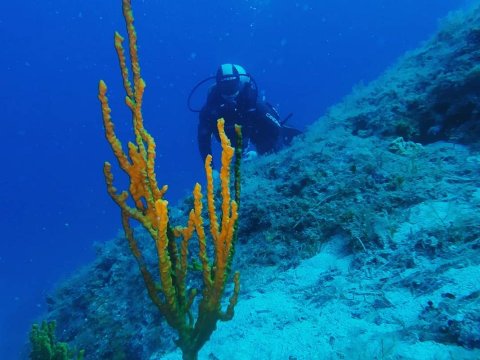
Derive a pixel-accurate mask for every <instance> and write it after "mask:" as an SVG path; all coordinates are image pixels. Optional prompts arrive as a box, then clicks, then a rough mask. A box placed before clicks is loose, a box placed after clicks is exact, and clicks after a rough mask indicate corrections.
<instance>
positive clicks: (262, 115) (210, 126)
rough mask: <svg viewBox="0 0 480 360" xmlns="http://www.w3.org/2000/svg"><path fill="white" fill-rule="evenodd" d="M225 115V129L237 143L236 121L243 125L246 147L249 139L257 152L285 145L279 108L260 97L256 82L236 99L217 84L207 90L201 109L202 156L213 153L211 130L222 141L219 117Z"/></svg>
mask: <svg viewBox="0 0 480 360" xmlns="http://www.w3.org/2000/svg"><path fill="white" fill-rule="evenodd" d="M219 118H224V119H225V133H226V135H227V136H228V138H229V139H230V141H231V142H232V145H233V146H234V145H235V138H236V136H235V124H238V125H241V126H242V137H243V145H244V149H245V148H246V147H247V146H248V143H249V141H251V142H252V143H253V145H255V148H256V150H257V153H259V154H265V153H268V152H271V151H277V150H279V149H280V148H281V147H282V144H281V141H280V138H281V137H280V134H281V128H282V126H281V125H280V121H279V115H278V113H277V111H276V110H275V109H274V108H273V107H272V106H271V105H270V104H268V103H266V102H260V101H257V93H256V89H255V88H254V85H251V84H247V85H246V86H245V87H244V88H243V89H242V90H241V91H240V93H239V94H238V96H237V97H236V99H235V100H228V99H225V98H224V97H222V96H221V94H220V92H219V91H218V89H217V86H216V85H214V86H213V87H212V88H211V89H210V92H209V94H208V98H207V103H206V104H205V106H204V107H203V108H202V110H201V111H200V122H199V124H198V146H199V150H200V155H201V156H202V160H205V158H206V157H207V155H208V154H211V153H212V150H211V147H212V134H214V135H215V136H216V138H217V140H219V141H220V139H219V136H218V130H217V120H218V119H219Z"/></svg>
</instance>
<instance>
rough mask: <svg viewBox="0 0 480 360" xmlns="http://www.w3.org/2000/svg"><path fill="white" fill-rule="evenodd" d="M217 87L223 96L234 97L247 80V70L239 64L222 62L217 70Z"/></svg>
mask: <svg viewBox="0 0 480 360" xmlns="http://www.w3.org/2000/svg"><path fill="white" fill-rule="evenodd" d="M216 81H217V88H218V90H219V91H220V94H221V95H222V96H223V97H224V98H234V97H236V96H237V95H238V94H239V92H240V91H241V90H242V87H243V85H244V84H245V82H247V81H248V75H247V72H246V71H245V69H244V68H243V67H241V66H240V65H235V64H222V65H220V66H219V67H218V70H217V76H216Z"/></svg>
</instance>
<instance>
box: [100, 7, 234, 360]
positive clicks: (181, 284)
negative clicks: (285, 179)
mask: <svg viewBox="0 0 480 360" xmlns="http://www.w3.org/2000/svg"><path fill="white" fill-rule="evenodd" d="M123 14H124V17H125V21H126V25H127V33H128V43H129V54H130V62H131V73H132V74H133V85H132V82H130V80H129V73H130V72H129V70H128V67H127V58H126V56H125V50H124V48H123V41H124V39H123V37H122V36H121V35H120V34H118V33H115V49H116V51H117V55H118V59H119V64H120V69H121V75H122V78H123V86H124V88H125V92H126V97H125V102H126V105H127V106H128V108H129V109H130V110H131V112H132V120H133V129H134V137H135V142H129V143H128V154H127V153H126V152H125V151H124V150H123V146H122V143H121V141H120V140H119V139H118V138H117V136H116V134H115V130H114V123H113V121H112V118H111V109H110V106H109V102H108V97H107V86H106V84H105V83H104V82H103V81H100V83H99V92H98V98H99V100H100V103H101V107H102V115H103V123H104V127H105V137H106V139H107V141H108V142H109V143H110V146H111V147H112V150H113V153H114V155H115V157H116V158H117V160H118V164H119V166H120V168H121V169H122V170H123V171H124V172H125V173H126V174H127V175H128V178H129V182H130V184H129V187H128V191H123V192H121V193H118V191H117V189H116V188H115V186H114V185H113V184H114V178H113V174H112V166H111V164H110V163H108V162H106V163H105V165H104V174H105V181H106V184H107V191H108V193H109V194H110V196H111V197H112V199H113V200H114V201H115V203H116V204H117V205H118V206H119V207H120V209H121V215H122V225H123V228H124V230H125V235H126V237H127V240H128V243H129V246H130V249H131V251H132V254H133V256H134V257H135V259H136V261H137V264H138V267H139V269H140V272H141V274H142V276H143V279H144V281H145V286H146V289H147V292H148V294H149V296H150V298H151V300H152V302H153V303H154V304H155V305H156V306H157V308H158V309H159V311H160V312H161V313H162V314H163V315H164V316H165V319H166V320H167V322H168V323H169V324H170V325H171V326H172V327H173V328H175V329H176V330H177V331H178V335H179V339H178V340H177V344H178V346H179V347H180V348H181V350H182V352H183V358H184V359H196V358H197V354H198V351H199V350H200V349H201V347H202V346H203V345H204V344H205V342H206V341H207V340H208V339H209V338H210V335H211V334H212V332H213V331H214V330H215V328H216V323H217V321H218V320H230V319H231V318H232V317H233V312H234V307H235V305H236V303H237V300H238V294H239V291H240V276H239V274H238V273H235V274H234V276H233V283H234V289H233V294H232V295H231V298H230V302H229V305H228V307H227V309H226V310H225V312H223V311H222V310H221V301H222V298H223V295H224V292H225V286H226V282H227V278H228V276H229V272H230V264H231V260H232V257H233V249H234V243H235V239H236V233H237V221H238V202H239V199H240V157H241V153H240V152H239V151H240V150H239V149H237V152H236V160H235V166H234V171H235V199H232V198H231V194H230V178H231V174H230V168H231V164H232V159H233V157H234V155H235V149H233V148H232V146H231V144H230V140H229V139H228V138H227V136H226V135H225V130H224V121H223V119H220V120H218V132H219V134H220V138H221V144H222V160H221V164H222V166H221V170H220V192H221V214H220V219H221V223H219V221H218V217H217V214H216V208H215V195H214V194H215V191H214V182H213V170H212V166H211V161H212V158H211V156H210V155H209V156H208V157H207V159H206V161H205V172H206V177H207V209H208V216H209V219H210V233H211V235H212V240H213V241H212V242H213V252H214V263H213V264H211V262H210V260H209V256H208V251H207V237H206V234H205V227H204V219H203V216H202V211H203V205H202V192H201V186H200V184H198V183H197V184H196V185H195V188H194V191H193V195H194V206H193V209H192V210H191V211H190V214H189V218H188V223H187V226H186V227H176V228H173V227H171V225H170V222H169V215H168V202H167V201H166V200H165V199H164V198H163V197H164V195H165V193H166V191H167V186H166V185H165V186H163V187H162V188H159V187H158V183H157V180H156V173H155V156H156V154H155V140H154V139H153V137H152V136H151V135H150V134H149V133H148V132H147V130H146V129H145V128H144V121H143V115H142V101H143V94H144V91H145V86H146V85H145V82H144V80H143V79H142V77H141V69H140V65H139V57H138V51H137V44H136V41H137V34H136V32H135V27H134V25H133V14H132V9H131V2H130V0H123ZM237 136H238V141H237V143H239V144H240V149H241V131H240V128H237ZM129 198H131V199H132V200H131V202H132V205H129V203H128V202H127V201H128V199H129ZM131 220H136V221H138V222H139V223H140V224H141V225H142V226H143V227H144V228H145V229H146V230H147V231H148V233H149V234H150V236H151V237H152V239H153V242H154V244H155V247H156V250H157V262H158V273H157V274H156V276H154V275H153V274H154V273H152V272H150V270H149V269H148V267H147V265H146V261H145V260H144V258H143V255H142V251H141V249H140V247H139V245H138V242H137V240H136V239H135V235H134V231H133V229H132V228H131V225H130V221H131ZM194 235H196V237H197V239H198V242H199V253H198V257H199V259H200V262H201V265H202V279H203V290H202V292H201V294H202V297H201V299H199V303H198V304H199V305H198V311H197V319H196V320H195V321H194V319H193V315H192V312H191V307H192V304H193V303H194V301H195V297H196V295H197V290H196V289H187V272H188V268H189V266H188V264H189V254H188V245H189V241H190V239H192V238H193V237H194ZM177 241H178V244H177ZM156 279H158V281H159V283H160V286H159V285H158V284H157V283H156Z"/></svg>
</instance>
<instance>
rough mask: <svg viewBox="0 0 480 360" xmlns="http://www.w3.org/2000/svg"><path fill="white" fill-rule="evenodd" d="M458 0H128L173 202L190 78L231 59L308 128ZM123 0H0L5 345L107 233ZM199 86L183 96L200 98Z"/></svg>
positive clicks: (9, 351) (185, 146) (7, 351)
mask: <svg viewBox="0 0 480 360" xmlns="http://www.w3.org/2000/svg"><path fill="white" fill-rule="evenodd" d="M465 3H466V1H464V0H463V1H462V0H442V1H432V0H430V1H427V0H403V1H397V0H365V1H361V2H360V1H358V2H357V1H352V0H350V1H346V0H330V1H322V2H320V1H304V0H299V1H285V0H284V1H279V0H277V1H267V0H265V1H261V0H258V1H253V0H236V1H232V0H224V1H198V0H197V1H195V0H190V1H169V2H166V1H133V7H134V13H135V15H136V27H137V31H138V34H139V52H140V56H141V63H142V70H143V77H144V78H145V80H146V82H147V90H146V94H145V100H144V101H145V102H144V116H145V125H146V127H147V128H148V129H149V130H150V132H151V133H152V135H154V136H155V137H156V138H157V154H158V159H157V165H158V168H157V175H158V179H159V182H161V183H166V184H169V186H170V190H169V193H168V196H167V198H168V199H169V200H170V201H171V202H172V203H175V202H176V201H177V200H178V199H180V198H181V197H182V196H184V195H185V194H186V193H187V192H189V191H190V189H191V188H192V185H193V183H194V182H195V181H199V180H202V176H203V172H202V164H201V161H200V156H199V154H198V151H197V144H196V124H197V119H196V115H195V114H193V113H190V112H189V111H188V109H187V107H186V99H187V96H188V94H189V91H190V89H191V88H192V87H193V86H194V85H195V83H196V82H197V81H199V80H202V79H203V78H205V77H207V76H209V75H212V74H214V72H215V70H216V67H217V66H218V64H220V63H222V62H235V63H238V64H241V65H243V66H244V67H245V68H246V69H247V71H249V72H250V73H252V74H253V76H254V77H255V79H256V81H257V83H258V85H259V87H260V88H261V89H263V90H264V92H265V95H266V96H267V98H268V99H269V100H270V101H271V102H272V103H273V104H276V105H278V106H279V110H280V113H281V114H282V115H283V116H286V115H287V114H288V113H290V112H293V113H294V117H293V118H292V120H291V125H295V126H297V127H299V128H302V129H304V128H306V127H307V126H308V124H311V123H312V122H313V121H314V120H316V119H317V118H318V117H319V116H320V115H322V114H323V113H324V112H325V110H326V108H327V107H328V106H330V105H332V104H334V103H335V102H336V101H338V100H340V99H341V98H342V97H343V96H344V95H346V94H348V93H349V92H350V90H351V88H352V86H354V85H355V84H358V83H359V82H368V81H370V80H372V79H374V78H376V77H377V76H378V75H379V74H381V72H382V71H383V70H384V69H385V68H386V67H387V66H389V65H390V64H392V63H393V62H394V61H395V59H396V58H398V57H399V56H400V55H402V54H403V53H404V52H405V51H406V50H408V49H412V48H415V47H416V46H417V45H418V44H419V43H420V42H421V41H422V40H425V39H427V38H428V36H429V35H430V34H432V33H433V32H434V31H435V29H436V28H437V23H438V19H439V17H443V16H445V15H446V14H447V13H448V12H449V11H450V10H452V9H457V8H459V7H461V6H463V5H465ZM115 30H118V31H120V32H121V33H122V34H125V29H124V22H123V17H122V13H121V1H120V0H103V1H92V0H83V1H80V0H69V1H66V0H61V1H32V0H25V1H19V2H16V1H2V2H1V3H0V48H1V51H0V55H1V56H0V105H1V109H2V112H1V113H0V119H1V126H2V128H1V130H0V146H1V148H0V150H1V151H0V166H1V175H0V189H1V190H0V205H1V216H0V229H1V231H2V234H1V238H0V239H1V240H0V289H1V290H0V354H2V355H1V358H2V359H16V358H17V357H18V353H19V351H20V349H21V347H22V346H23V344H24V342H25V339H26V335H27V333H28V329H29V326H30V324H31V323H32V322H33V321H34V320H35V319H37V318H38V316H40V315H41V314H42V311H44V310H45V301H44V299H45V296H46V294H48V292H49V291H51V290H52V289H53V288H54V286H55V284H56V283H58V282H59V281H61V280H62V279H65V278H67V277H68V276H69V275H71V274H72V273H74V272H75V270H76V269H78V268H79V267H81V266H82V265H83V264H85V263H87V262H88V261H90V260H92V259H93V257H94V251H93V248H92V244H93V243H94V242H102V241H106V240H108V239H110V238H112V237H114V236H115V235H116V234H117V232H118V230H119V228H120V218H119V210H118V208H117V207H116V206H115V205H114V204H113V202H112V201H111V199H110V198H109V197H108V195H107V193H106V191H105V184H104V179H103V173H102V166H103V162H104V161H105V160H110V161H113V160H114V158H113V155H112V153H111V150H110V149H109V147H108V146H107V143H106V141H105V139H104V135H103V128H102V121H101V114H100V106H99V103H98V100H97V85H98V80H99V79H104V80H105V81H106V82H107V85H109V96H110V99H111V105H112V107H113V119H114V121H115V123H116V125H117V129H118V131H119V133H120V135H121V136H122V135H123V134H127V131H128V130H129V126H130V124H129V117H128V113H127V112H126V110H125V108H124V106H123V98H124V93H123V88H122V85H121V79H120V73H119V69H118V65H117V59H116V54H115V51H114V48H113V32H114V31H115ZM204 95H205V88H200V89H199V92H197V93H196V96H195V97H194V98H193V102H194V106H196V107H200V106H201V102H202V100H203V99H204Z"/></svg>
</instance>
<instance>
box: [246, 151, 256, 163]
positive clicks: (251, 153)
mask: <svg viewBox="0 0 480 360" xmlns="http://www.w3.org/2000/svg"><path fill="white" fill-rule="evenodd" d="M257 156H258V154H257V152H256V151H253V150H250V151H248V152H247V153H245V155H243V160H244V161H251V160H253V159H255V158H256V157H257Z"/></svg>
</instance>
